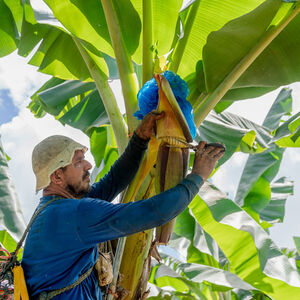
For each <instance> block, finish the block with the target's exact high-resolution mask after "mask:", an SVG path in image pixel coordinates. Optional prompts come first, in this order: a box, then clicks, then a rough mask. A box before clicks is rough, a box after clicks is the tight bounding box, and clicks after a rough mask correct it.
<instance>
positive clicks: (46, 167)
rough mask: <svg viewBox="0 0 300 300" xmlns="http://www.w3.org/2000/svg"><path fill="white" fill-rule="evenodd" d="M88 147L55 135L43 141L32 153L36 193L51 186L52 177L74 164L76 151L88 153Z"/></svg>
mask: <svg viewBox="0 0 300 300" xmlns="http://www.w3.org/2000/svg"><path fill="white" fill-rule="evenodd" d="M87 149H88V148H87V147H85V146H83V145H81V144H79V143H77V142H75V141H74V140H72V139H70V138H68V137H66V136H62V135H53V136H50V137H47V138H46V139H44V140H42V141H41V142H40V143H39V144H37V145H36V146H35V147H34V149H33V151H32V169H33V172H34V174H35V177H36V192H38V191H39V190H41V189H43V188H45V187H47V186H48V185H49V184H50V175H51V174H52V173H53V172H54V171H56V170H57V169H59V168H62V167H65V166H67V165H69V164H70V163H71V162H72V158H73V156H74V153H75V151H76V150H82V151H84V152H86V151H87Z"/></svg>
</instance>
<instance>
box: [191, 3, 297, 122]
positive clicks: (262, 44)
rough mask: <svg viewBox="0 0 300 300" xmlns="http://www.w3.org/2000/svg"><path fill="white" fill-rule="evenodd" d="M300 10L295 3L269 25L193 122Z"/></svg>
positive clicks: (198, 111) (202, 115) (204, 114)
mask: <svg viewBox="0 0 300 300" xmlns="http://www.w3.org/2000/svg"><path fill="white" fill-rule="evenodd" d="M299 12H300V4H298V3H297V4H295V5H294V6H293V7H292V8H291V10H290V11H289V14H288V15H287V16H286V17H285V18H284V19H283V20H282V21H281V23H280V24H279V25H278V26H274V27H270V29H269V30H268V31H267V32H266V33H265V34H264V36H263V37H262V38H261V39H260V41H259V42H258V43H257V44H256V45H255V46H254V47H253V48H252V49H251V50H250V51H249V52H248V54H247V55H246V56H245V57H244V58H243V59H242V60H241V61H240V62H239V63H238V64H237V65H236V66H235V68H234V69H233V70H232V71H231V72H230V73H229V74H228V75H227V76H226V78H225V79H224V80H223V81H222V82H221V83H220V85H219V86H218V87H217V88H216V89H215V90H214V91H213V92H212V93H211V94H210V95H209V96H208V97H207V99H206V101H204V102H203V103H202V104H201V105H200V107H199V108H197V109H196V110H195V115H194V118H195V123H196V126H197V127H199V126H200V124H201V123H202V122H203V120H204V119H205V117H206V116H207V115H208V114H209V112H210V111H211V110H212V109H213V108H214V107H215V106H216V105H217V103H218V102H219V101H220V100H221V99H222V97H223V96H224V95H225V94H226V92H227V91H228V90H229V89H230V88H231V87H232V86H233V84H234V83H235V82H236V81H237V80H238V79H239V78H240V76H241V75H242V74H243V73H244V72H245V71H246V70H247V68H248V67H249V66H250V65H251V64H252V63H253V62H254V61H255V59H256V58H257V57H258V56H259V55H260V54H261V53H262V52H263V51H264V50H265V49H266V48H267V47H268V46H269V45H270V43H271V42H272V41H273V40H274V39H275V38H276V37H277V36H278V35H279V34H280V32H281V31H282V30H283V29H284V28H285V27H286V26H287V25H288V24H289V23H290V22H291V21H292V20H293V19H294V18H295V17H296V16H297V14H298V13H299Z"/></svg>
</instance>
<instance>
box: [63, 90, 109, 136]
mask: <svg viewBox="0 0 300 300" xmlns="http://www.w3.org/2000/svg"><path fill="white" fill-rule="evenodd" d="M59 121H61V122H62V123H63V124H68V125H70V126H72V127H75V128H78V129H80V130H82V131H83V132H86V133H88V131H89V129H91V127H97V126H100V125H103V124H109V123H110V122H109V119H108V116H107V113H106V111H105V108H104V105H103V102H102V100H101V97H100V95H99V92H98V90H97V89H95V90H93V91H92V92H91V93H89V94H88V95H87V96H86V97H84V98H83V99H82V100H81V101H80V102H79V103H78V104H77V105H75V106H74V107H72V108H71V109H69V110H68V111H67V112H66V113H64V115H63V116H62V117H60V118H59Z"/></svg>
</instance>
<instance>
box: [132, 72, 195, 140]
mask: <svg viewBox="0 0 300 300" xmlns="http://www.w3.org/2000/svg"><path fill="white" fill-rule="evenodd" d="M162 76H164V77H165V78H166V79H167V80H168V82H169V84H170V86H171V89H172V91H173V94H174V96H175V98H176V100H177V102H178V104H179V106H180V108H181V111H182V113H183V115H184V116H185V119H186V121H187V124H188V126H189V129H190V133H191V135H192V137H193V139H194V138H195V136H196V125H195V122H194V112H193V108H192V105H191V104H190V103H189V102H188V101H187V100H186V98H187V96H188V94H189V88H188V85H187V83H186V82H185V81H184V80H183V79H181V78H180V76H179V75H176V74H174V73H173V72H171V71H165V72H164V73H162ZM137 98H138V103H139V108H140V110H138V111H136V112H135V113H134V114H133V115H134V116H135V117H136V118H137V119H139V120H142V119H143V117H144V116H145V115H146V114H147V113H149V112H151V111H152V110H155V109H156V108H157V105H158V86H157V83H156V80H155V78H152V79H151V80H149V81H147V82H146V83H145V84H144V85H143V87H142V88H141V89H140V91H139V92H138V95H137Z"/></svg>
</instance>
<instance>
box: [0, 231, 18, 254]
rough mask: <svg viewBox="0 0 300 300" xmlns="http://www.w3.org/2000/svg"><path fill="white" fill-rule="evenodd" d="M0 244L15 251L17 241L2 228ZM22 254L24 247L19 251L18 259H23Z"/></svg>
mask: <svg viewBox="0 0 300 300" xmlns="http://www.w3.org/2000/svg"><path fill="white" fill-rule="evenodd" d="M0 246H1V247H3V248H5V249H6V250H7V251H8V252H13V251H15V250H16V247H17V242H16V241H15V240H14V239H13V238H12V236H11V235H10V234H9V233H8V232H7V231H6V230H0ZM0 253H1V251H0ZM22 255H23V249H22V248H21V249H20V250H19V251H18V259H21V258H22Z"/></svg>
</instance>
